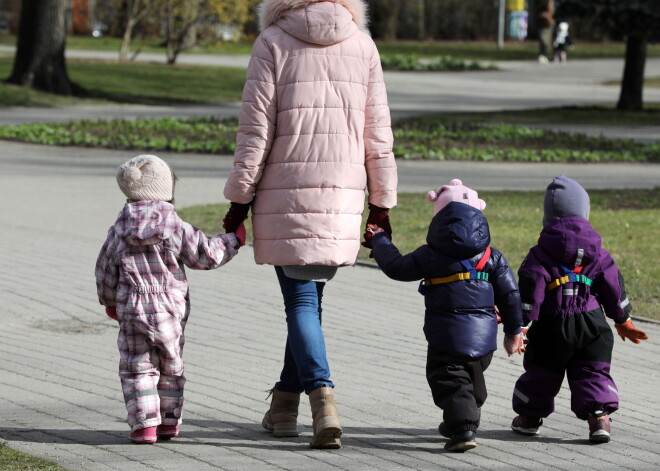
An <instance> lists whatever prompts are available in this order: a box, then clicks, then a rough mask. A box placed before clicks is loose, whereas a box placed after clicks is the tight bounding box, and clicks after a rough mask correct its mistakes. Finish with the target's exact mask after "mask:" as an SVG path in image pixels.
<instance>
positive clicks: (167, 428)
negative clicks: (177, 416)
mask: <svg viewBox="0 0 660 471" xmlns="http://www.w3.org/2000/svg"><path fill="white" fill-rule="evenodd" d="M156 436H157V437H158V439H159V440H169V439H171V438H176V437H178V436H179V426H178V425H163V424H161V425H159V426H158V427H156Z"/></svg>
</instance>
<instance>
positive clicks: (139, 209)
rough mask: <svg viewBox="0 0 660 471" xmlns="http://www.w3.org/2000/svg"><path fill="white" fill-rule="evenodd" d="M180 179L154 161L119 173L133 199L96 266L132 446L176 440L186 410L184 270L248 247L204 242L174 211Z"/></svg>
mask: <svg viewBox="0 0 660 471" xmlns="http://www.w3.org/2000/svg"><path fill="white" fill-rule="evenodd" d="M175 178H176V177H175V176H174V174H173V173H172V170H171V169H170V168H169V166H168V165H167V164H166V163H165V162H164V161H163V160H161V159H159V158H158V157H156V156H153V155H139V156H137V157H135V158H133V159H131V160H129V161H128V162H126V163H125V164H123V165H122V166H120V167H119V170H118V172H117V183H118V184H119V187H120V188H121V190H122V192H123V193H124V194H125V195H126V196H127V198H128V201H127V203H126V205H125V206H124V208H123V209H122V211H121V212H120V213H119V216H118V218H117V221H116V222H115V223H114V225H113V226H112V227H111V228H110V230H109V231H108V237H107V239H106V241H105V243H104V244H103V247H102V248H101V252H100V253H99V256H98V260H97V262H96V270H95V272H96V286H97V292H98V296H99V301H100V302H101V304H102V305H104V306H106V313H107V315H108V316H109V317H111V318H113V319H115V320H117V321H119V336H118V339H117V345H118V347H119V355H120V361H119V376H120V378H121V385H122V390H123V393H124V400H125V402H126V409H127V410H128V425H129V426H130V427H131V440H132V441H133V442H135V443H154V442H156V440H157V438H160V439H165V440H167V439H170V438H173V437H176V436H178V434H179V424H180V423H181V409H182V407H183V388H184V383H185V377H184V375H183V360H182V359H181V354H182V350H183V345H184V328H185V326H186V322H187V320H188V314H189V312H190V299H189V293H188V282H187V280H186V274H185V271H184V265H185V266H187V267H189V268H192V269H196V270H210V269H213V268H217V267H219V266H221V265H224V264H225V263H227V262H228V261H229V260H231V259H232V257H233V256H234V255H236V253H237V252H238V248H239V246H240V245H242V243H243V242H244V241H245V235H244V229H241V228H239V230H238V231H237V233H236V234H233V233H230V234H223V235H217V236H215V237H212V238H207V237H206V236H205V235H204V233H203V232H202V231H200V230H199V229H196V228H195V227H193V226H191V225H190V224H188V223H187V222H184V221H182V220H181V219H180V218H179V216H178V215H177V213H176V212H175V211H174V206H173V205H172V202H173V201H174V182H175Z"/></svg>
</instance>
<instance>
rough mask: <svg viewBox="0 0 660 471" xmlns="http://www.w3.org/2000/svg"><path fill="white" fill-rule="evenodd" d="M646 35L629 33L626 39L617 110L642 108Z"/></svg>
mask: <svg viewBox="0 0 660 471" xmlns="http://www.w3.org/2000/svg"><path fill="white" fill-rule="evenodd" d="M646 43H647V37H646V34H645V33H644V32H639V33H637V32H636V33H631V34H629V35H628V38H627V39H626V63H625V65H624V68H623V81H622V82H621V94H620V95H619V102H618V103H617V105H616V107H617V109H619V110H634V111H639V110H642V109H643V108H644V102H643V98H642V94H643V91H644V67H645V65H646Z"/></svg>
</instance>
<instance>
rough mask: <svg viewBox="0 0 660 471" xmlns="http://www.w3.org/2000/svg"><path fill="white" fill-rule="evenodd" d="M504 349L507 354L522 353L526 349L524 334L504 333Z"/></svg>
mask: <svg viewBox="0 0 660 471" xmlns="http://www.w3.org/2000/svg"><path fill="white" fill-rule="evenodd" d="M504 350H506V353H507V355H509V356H511V355H513V354H514V353H518V354H521V353H522V352H524V351H525V349H524V347H523V335H522V332H521V333H519V334H505V335H504Z"/></svg>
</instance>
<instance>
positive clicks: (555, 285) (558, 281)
mask: <svg viewBox="0 0 660 471" xmlns="http://www.w3.org/2000/svg"><path fill="white" fill-rule="evenodd" d="M568 282H569V278H568V276H562V277H561V278H557V279H556V280H554V281H553V282H552V283H549V284H548V286H547V287H546V290H547V291H550V290H553V289H555V288H559V287H560V286H561V285H563V284H566V283H568Z"/></svg>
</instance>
